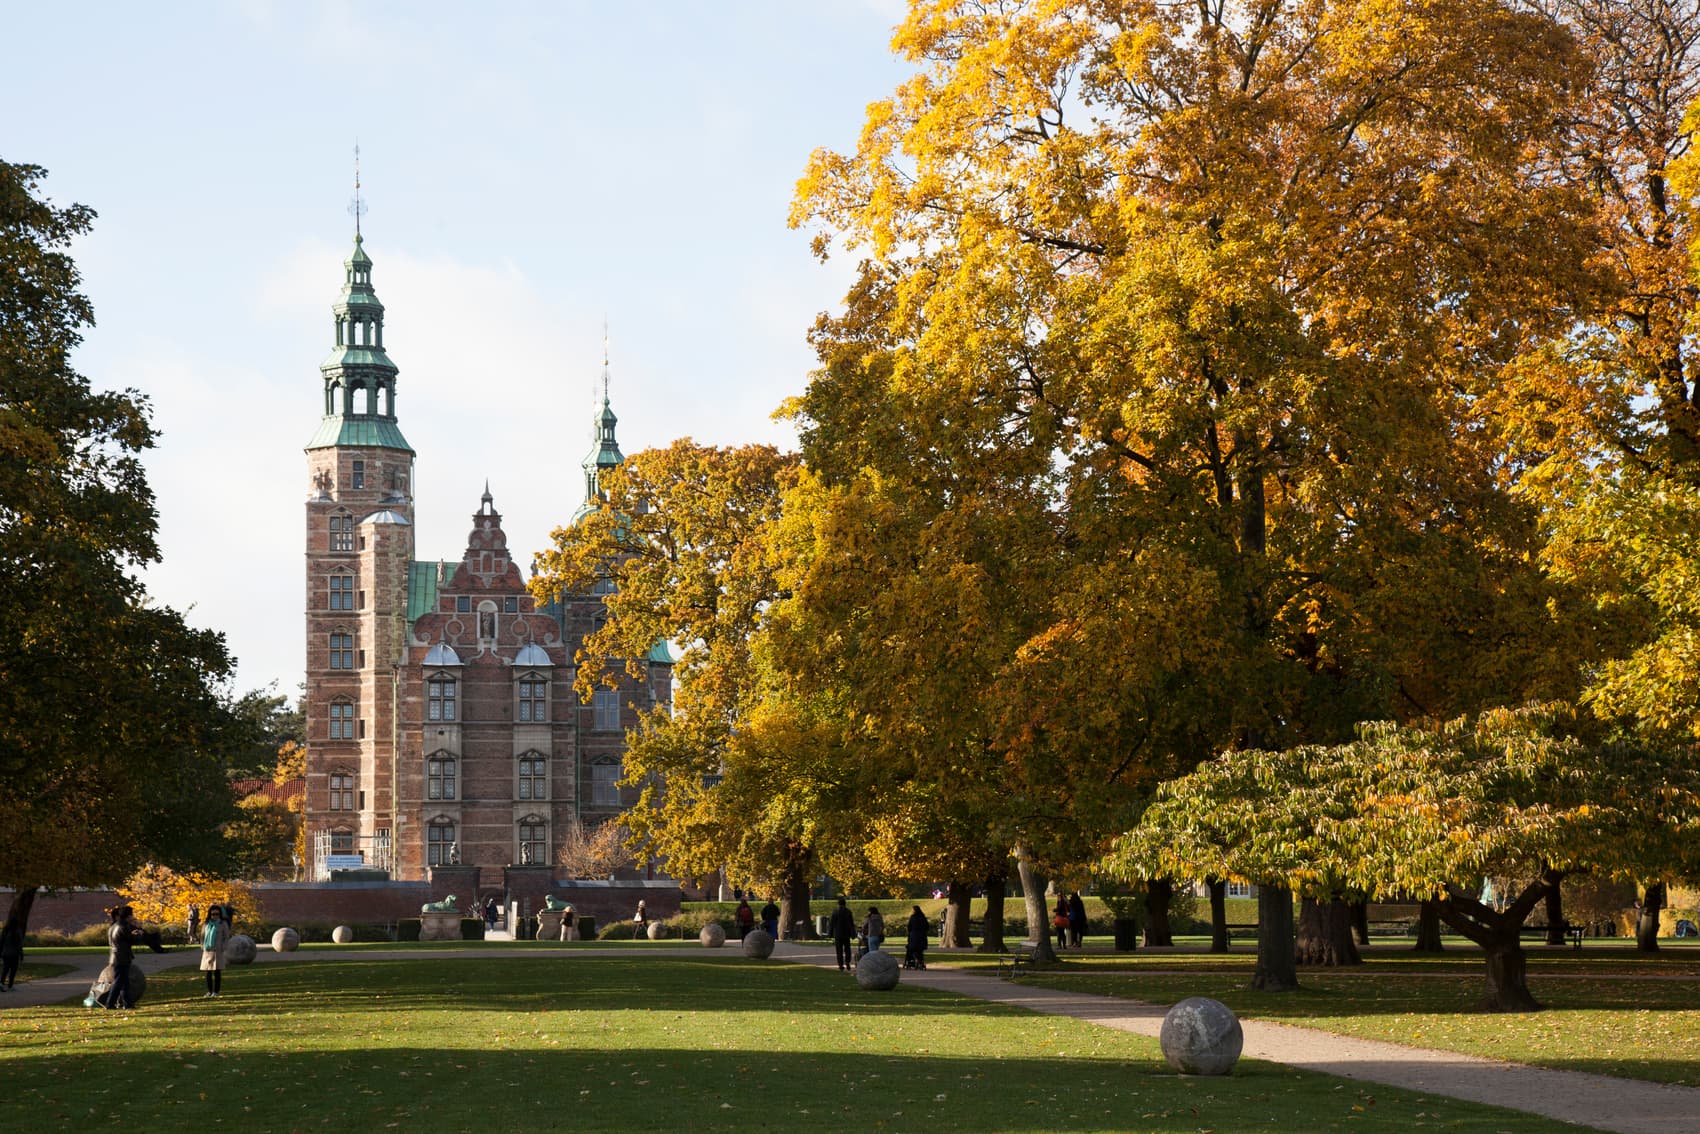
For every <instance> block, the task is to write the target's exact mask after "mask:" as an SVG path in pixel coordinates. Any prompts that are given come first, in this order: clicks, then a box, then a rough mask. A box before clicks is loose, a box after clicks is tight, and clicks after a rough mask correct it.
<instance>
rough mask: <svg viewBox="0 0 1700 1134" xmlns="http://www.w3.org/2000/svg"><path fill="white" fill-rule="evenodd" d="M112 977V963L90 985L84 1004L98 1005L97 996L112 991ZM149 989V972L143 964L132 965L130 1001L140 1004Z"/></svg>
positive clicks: (88, 1005)
mask: <svg viewBox="0 0 1700 1134" xmlns="http://www.w3.org/2000/svg"><path fill="white" fill-rule="evenodd" d="M112 977H113V972H112V966H111V965H107V966H106V967H105V968H103V969H101V970H100V975H99V976H97V977H95V978H94V983H93V984H92V985H90V986H89V994H88V997H87V998H86V999H84V1001H83V1004H84V1005H85V1006H86V1007H89V1008H94V1007H98V1005H96V1004H95V998H96V997H98V996H105V995H106V994H107V993H108V992H109V991H111V989H112ZM147 990H148V974H147V973H145V972H143V971H142V966H140V965H131V966H130V1003H132V1004H140V1003H141V1002H142V995H143V994H144V993H146V992H147Z"/></svg>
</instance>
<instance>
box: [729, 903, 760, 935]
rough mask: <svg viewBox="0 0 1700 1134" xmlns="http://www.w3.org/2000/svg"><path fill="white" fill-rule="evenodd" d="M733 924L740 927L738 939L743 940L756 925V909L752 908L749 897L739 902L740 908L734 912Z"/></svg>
mask: <svg viewBox="0 0 1700 1134" xmlns="http://www.w3.org/2000/svg"><path fill="white" fill-rule="evenodd" d="M732 924H733V925H734V926H736V927H737V929H738V940H740V941H742V940H743V939H744V938H745V937H746V936H747V935H748V934H749V932H750V930H752V929H754V928H755V927H756V911H755V910H752V909H751V908H750V903H749V901H748V900H747V899H745V900H740V901H739V902H738V908H737V909H736V910H734V911H733V912H732Z"/></svg>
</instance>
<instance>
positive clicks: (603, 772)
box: [590, 761, 620, 807]
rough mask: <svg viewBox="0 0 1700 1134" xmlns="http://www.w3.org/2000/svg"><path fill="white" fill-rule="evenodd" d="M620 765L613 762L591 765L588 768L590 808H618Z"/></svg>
mask: <svg viewBox="0 0 1700 1134" xmlns="http://www.w3.org/2000/svg"><path fill="white" fill-rule="evenodd" d="M619 785H620V765H619V764H618V763H616V762H614V761H608V762H605V763H601V764H592V765H591V767H590V805H591V806H592V807H618V806H620V786H619Z"/></svg>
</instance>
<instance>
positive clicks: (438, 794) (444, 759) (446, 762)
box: [425, 749, 460, 802]
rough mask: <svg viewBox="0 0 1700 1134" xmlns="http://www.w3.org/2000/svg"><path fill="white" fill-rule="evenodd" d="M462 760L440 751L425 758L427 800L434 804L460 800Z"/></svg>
mask: <svg viewBox="0 0 1700 1134" xmlns="http://www.w3.org/2000/svg"><path fill="white" fill-rule="evenodd" d="M459 778H460V758H459V757H458V756H456V755H455V754H454V753H453V752H449V751H446V750H442V749H439V750H438V751H436V752H433V753H432V754H431V755H430V756H427V757H426V758H425V798H426V799H427V800H430V801H432V802H437V801H440V800H455V799H458V798H459V797H460V796H459V793H460V785H459V784H458V783H457V782H456V781H457V780H458V779H459Z"/></svg>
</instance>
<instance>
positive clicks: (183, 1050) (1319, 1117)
mask: <svg viewBox="0 0 1700 1134" xmlns="http://www.w3.org/2000/svg"><path fill="white" fill-rule="evenodd" d="M227 976H228V979H227V981H226V986H225V987H226V996H225V997H224V998H223V999H221V1000H216V1001H213V1000H202V999H200V998H199V997H200V992H201V987H202V986H201V981H200V975H199V973H197V972H194V971H192V970H188V969H184V970H172V971H168V972H164V973H161V974H158V975H156V976H155V977H153V978H151V979H150V981H149V989H148V996H147V999H146V1000H145V1001H144V1002H143V1005H142V1007H141V1008H140V1009H139V1010H138V1011H136V1012H133V1013H110V1012H94V1011H89V1010H86V1009H83V1008H81V1007H74V1006H65V1007H56V1008H51V1009H17V1010H11V1011H6V1012H0V1076H3V1078H4V1081H5V1083H6V1087H7V1091H6V1094H7V1112H8V1113H7V1114H6V1120H5V1127H6V1130H7V1131H8V1134H11V1132H14V1131H30V1130H61V1129H64V1128H65V1127H66V1126H67V1125H69V1124H72V1123H75V1124H78V1125H95V1124H99V1123H104V1122H122V1123H123V1124H124V1126H125V1127H126V1128H137V1129H186V1128H189V1129H207V1128H220V1129H238V1128H240V1129H242V1130H253V1131H269V1130H320V1129H323V1130H366V1129H379V1130H382V1129H387V1128H396V1129H400V1130H457V1129H463V1128H470V1127H475V1126H480V1125H490V1124H495V1125H500V1126H504V1127H506V1126H516V1127H520V1126H524V1127H531V1126H537V1127H542V1128H545V1129H549V1128H556V1127H560V1128H566V1129H585V1130H615V1129H618V1130H633V1129H689V1130H734V1129H736V1130H781V1129H783V1130H787V1131H794V1130H811V1129H843V1128H852V1127H853V1128H858V1129H874V1130H892V1131H898V1130H917V1131H929V1132H931V1131H937V1130H940V1129H972V1130H998V1131H1033V1132H1035V1134H1037V1132H1041V1131H1042V1132H1044V1134H1052V1132H1054V1131H1056V1130H1059V1129H1067V1130H1070V1131H1097V1130H1103V1131H1110V1130H1129V1129H1139V1130H1149V1131H1175V1132H1181V1131H1186V1132H1195V1131H1199V1130H1216V1131H1222V1132H1226V1131H1233V1130H1291V1129H1295V1128H1305V1129H1307V1130H1317V1131H1324V1130H1354V1131H1356V1130H1387V1131H1408V1130H1413V1129H1420V1130H1449V1131H1481V1132H1490V1131H1515V1132H1519V1134H1521V1132H1526V1131H1559V1130H1562V1129H1571V1130H1574V1129H1575V1127H1564V1126H1561V1125H1560V1124H1558V1123H1553V1122H1547V1121H1544V1120H1539V1119H1535V1118H1531V1117H1526V1116H1522V1115H1518V1114H1514V1113H1511V1112H1507V1111H1500V1110H1494V1109H1491V1108H1486V1107H1478V1106H1473V1105H1470V1104H1465V1103H1456V1102H1452V1101H1449V1100H1439V1099H1434V1098H1423V1097H1419V1096H1416V1095H1412V1094H1409V1093H1406V1092H1400V1091H1396V1090H1391V1089H1384V1088H1381V1087H1366V1086H1360V1085H1355V1084H1350V1083H1345V1082H1343V1081H1341V1080H1336V1079H1331V1078H1327V1077H1324V1076H1318V1075H1310V1074H1304V1073H1300V1072H1295V1071H1291V1070H1288V1069H1285V1068H1281V1067H1277V1066H1273V1065H1270V1064H1259V1063H1253V1062H1245V1063H1242V1065H1241V1068H1240V1070H1239V1073H1237V1074H1236V1075H1234V1076H1232V1077H1230V1078H1225V1079H1187V1078H1182V1077H1180V1076H1176V1075H1173V1074H1171V1073H1170V1072H1169V1071H1168V1070H1167V1069H1166V1068H1165V1067H1164V1066H1163V1065H1162V1062H1161V1059H1160V1057H1159V1055H1158V1053H1157V1049H1156V1044H1155V1042H1154V1041H1151V1040H1148V1039H1144V1038H1141V1037H1137V1036H1131V1035H1126V1034H1122V1033H1118V1032H1112V1031H1109V1030H1107V1029H1102V1028H1098V1027H1094V1026H1091V1025H1087V1024H1083V1023H1080V1022H1077V1021H1072V1020H1066V1019H1057V1018H1051V1017H1039V1016H1034V1015H1031V1014H1029V1013H1026V1012H1022V1011H1019V1010H1016V1009H1012V1008H1005V1007H1000V1006H995V1005H988V1004H983V1003H980V1002H977V1001H970V1000H962V999H958V998H955V997H951V996H947V995H944V994H941V993H936V992H931V991H928V990H925V989H921V988H917V987H913V986H908V987H900V988H899V989H898V990H897V991H896V992H893V993H889V994H871V993H864V992H862V991H861V990H860V989H858V988H856V987H855V985H854V984H853V982H851V981H850V980H849V979H848V978H846V977H844V976H842V975H841V974H839V973H837V972H835V971H829V970H821V969H815V968H811V967H806V966H798V965H785V964H780V963H755V962H746V961H743V960H742V959H741V958H738V957H736V956H732V955H719V956H712V957H711V956H705V955H700V954H698V955H691V954H680V953H677V952H672V951H657V953H656V955H655V956H653V957H645V958H619V957H612V956H607V955H598V954H597V953H596V952H594V951H590V950H586V951H583V952H581V953H579V954H578V955H576V956H571V957H568V956H564V955H562V956H554V957H549V956H539V957H535V958H534V957H523V958H464V959H463V958H452V957H445V958H441V959H433V958H430V957H422V958H420V959H416V960H408V961H396V960H379V959H376V958H371V959H364V960H363V959H361V958H359V957H358V956H352V955H351V956H349V957H348V958H347V959H341V958H338V959H329V958H324V959H319V958H314V959H307V958H302V959H300V960H299V961H297V962H294V963H291V962H287V961H286V962H278V963H268V964H264V965H256V966H253V967H252V968H237V969H235V970H233V971H231V972H230V973H229V974H227Z"/></svg>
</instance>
